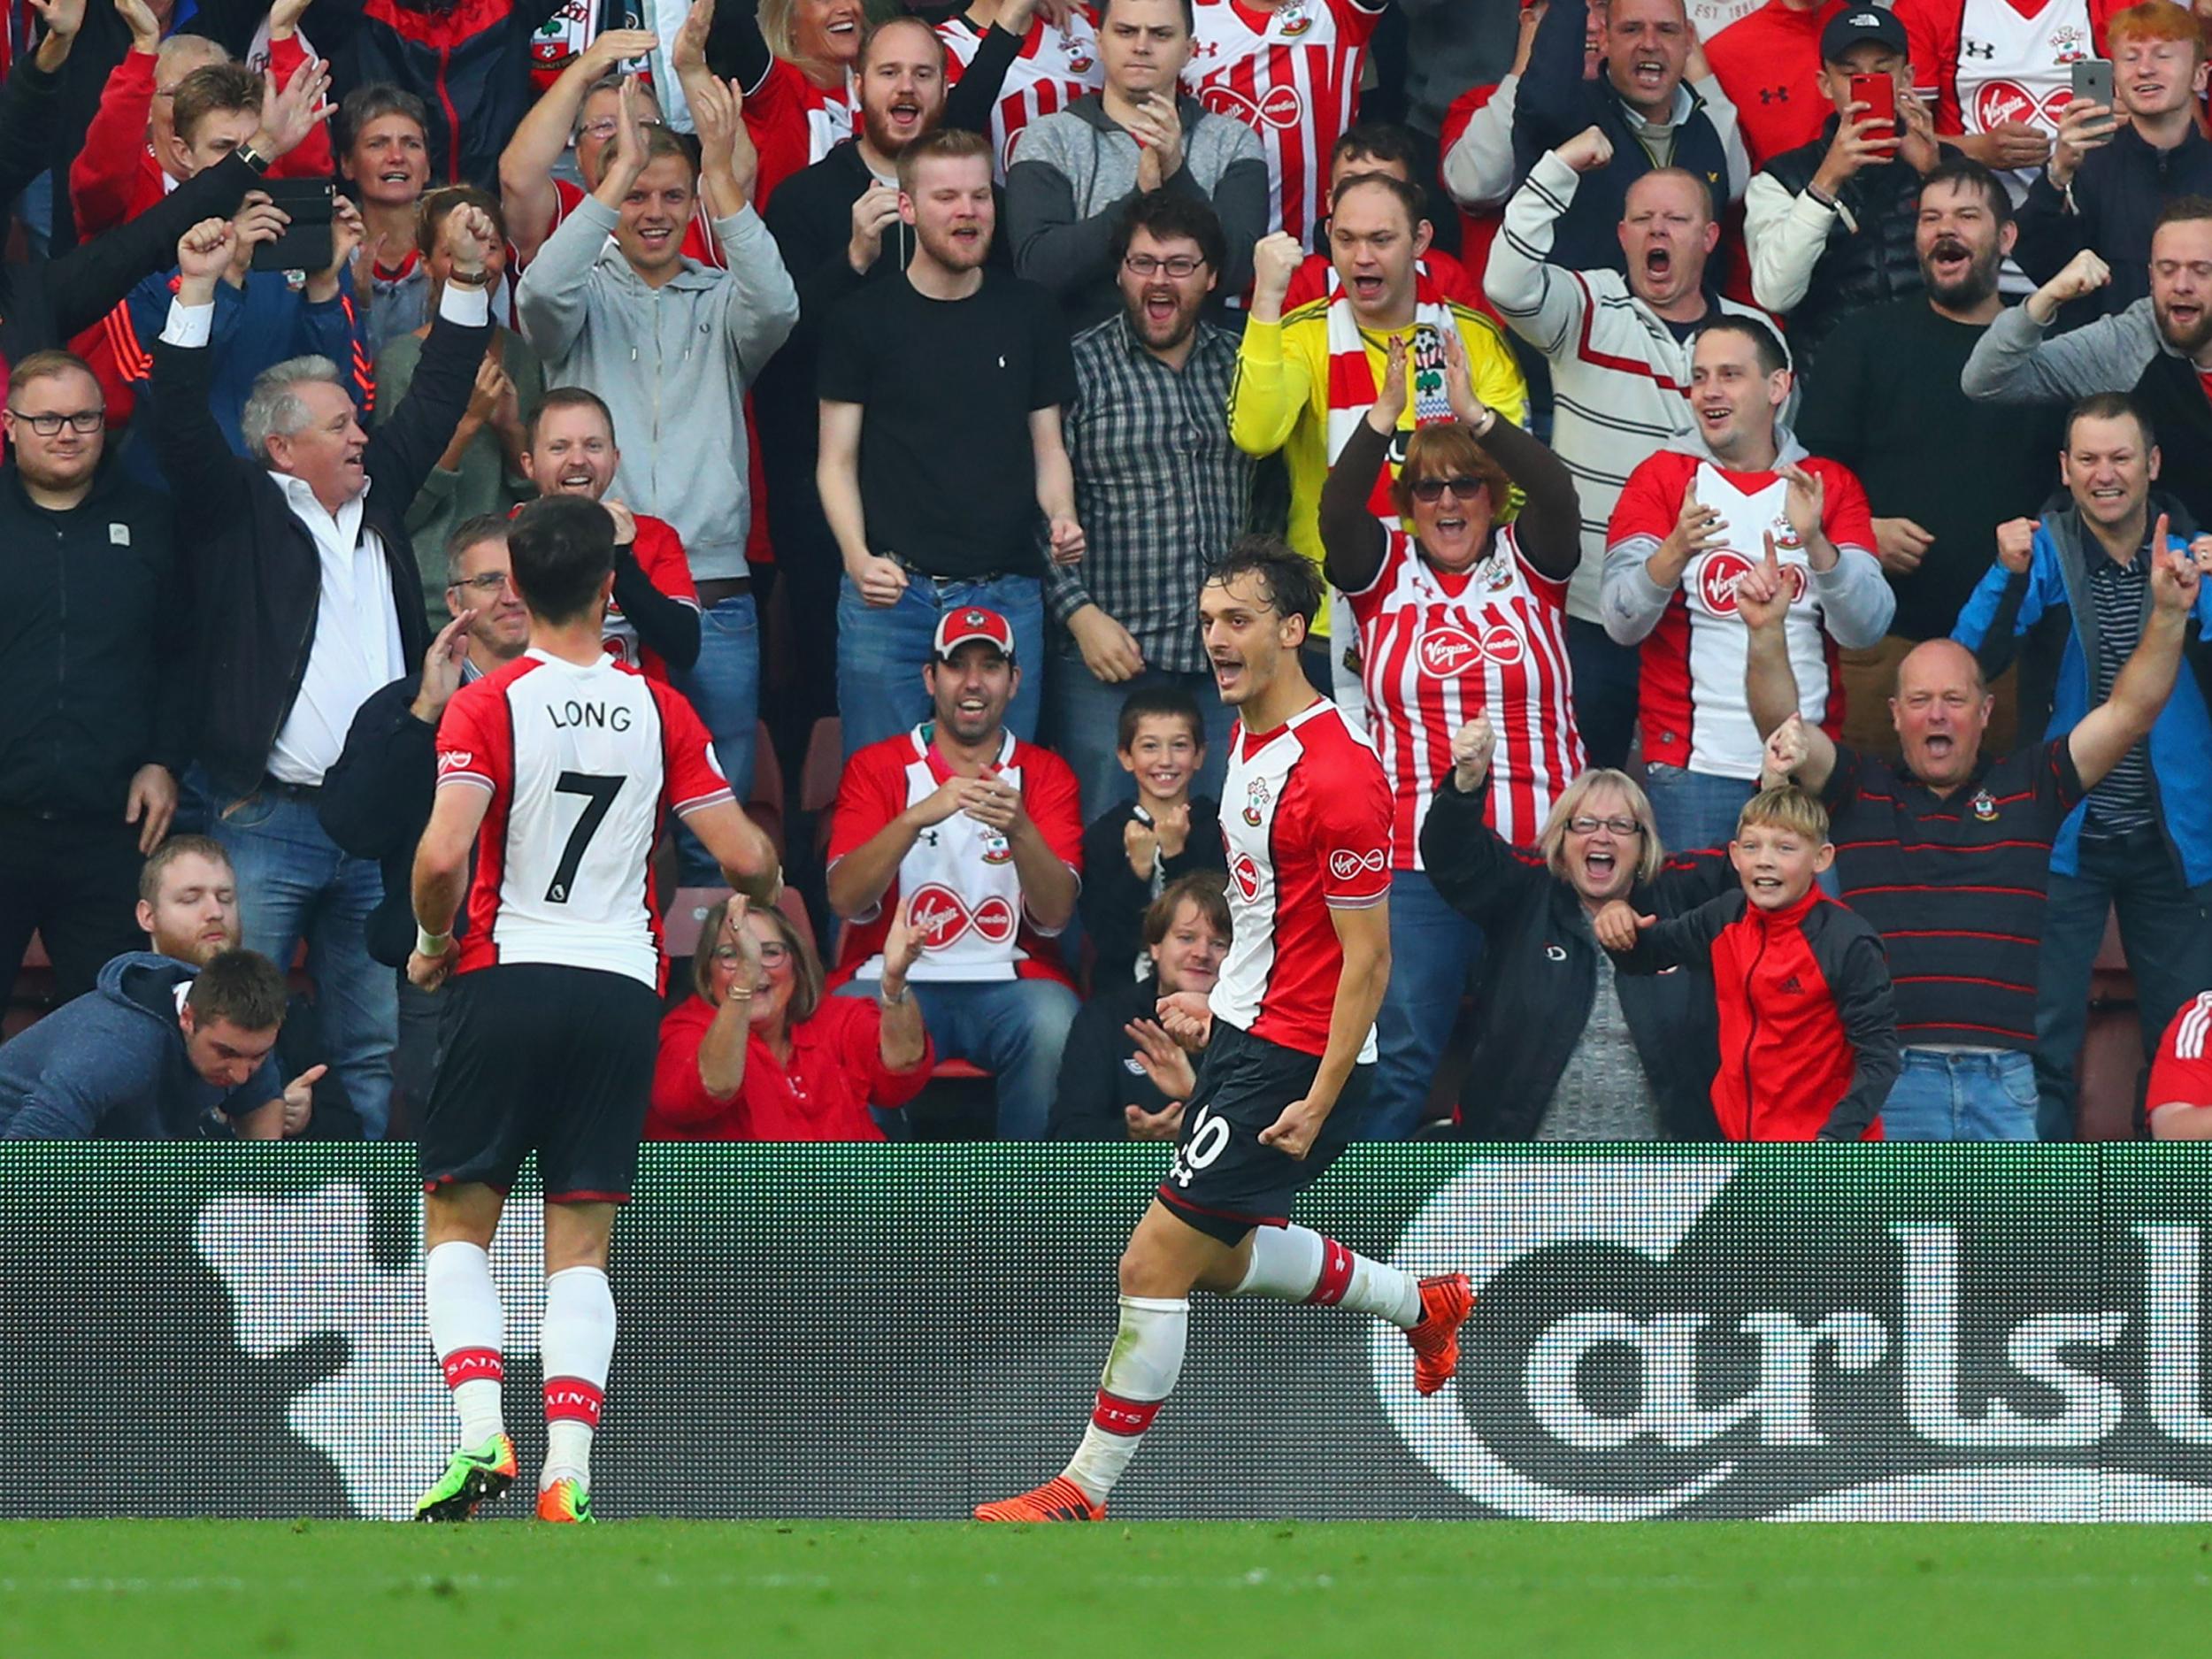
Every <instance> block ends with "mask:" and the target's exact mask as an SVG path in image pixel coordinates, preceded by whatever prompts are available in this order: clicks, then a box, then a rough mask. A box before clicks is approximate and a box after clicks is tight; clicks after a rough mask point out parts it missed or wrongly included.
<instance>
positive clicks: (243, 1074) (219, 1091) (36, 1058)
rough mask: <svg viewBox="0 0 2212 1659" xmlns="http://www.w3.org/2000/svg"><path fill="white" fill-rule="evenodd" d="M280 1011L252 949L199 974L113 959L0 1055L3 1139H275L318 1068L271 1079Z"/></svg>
mask: <svg viewBox="0 0 2212 1659" xmlns="http://www.w3.org/2000/svg"><path fill="white" fill-rule="evenodd" d="M284 1001H285V987H284V975H283V974H282V973H281V972H279V971H278V969H277V966H276V964H274V963H273V962H271V961H270V960H269V959H268V958H267V957H266V956H257V955H256V954H255V953H254V952H252V951H250V950H226V951H223V952H221V953H220V954H219V955H218V956H214V957H213V958H211V960H210V961H209V962H208V964H207V965H206V966H205V967H204V968H203V967H195V966H194V965H193V964H190V963H188V962H179V961H177V960H176V959H175V958H173V957H170V956H155V955H153V954H152V953H151V952H150V951H132V952H129V953H127V955H124V956H118V957H116V958H115V959H114V960H113V961H111V962H110V963H109V964H107V966H106V967H104V968H103V969H101V970H100V979H99V985H98V987H97V988H96V989H95V990H92V991H89V992H88V993H87V994H86V995H83V996H81V997H79V998H77V1000H76V1001H75V1002H66V1003H64V1004H63V1005H62V1006H61V1007H60V1008H58V1009H57V1010H54V1012H52V1013H50V1014H49V1015H48V1016H47V1017H46V1018H44V1019H42V1020H41V1021H39V1023H38V1024H37V1025H34V1026H32V1027H31V1028H30V1030H28V1031H27V1032H25V1033H23V1034H22V1035H21V1036H20V1037H18V1038H17V1039H15V1041H12V1042H11V1043H9V1044H8V1045H7V1046H6V1047H5V1048H0V1140H8V1141H88V1140H104V1141H164V1140H175V1139H180V1138H185V1137H191V1136H198V1135H204V1134H207V1133H216V1134H221V1133H226V1132H227V1131H230V1132H235V1133H242V1134H245V1135H248V1136H250V1137H251V1138H254V1139H273V1138H274V1137H275V1135H276V1134H277V1133H278V1125H279V1123H280V1119H281V1118H282V1116H283V1112H284V1109H285V1106H286V1104H287V1103H288V1102H292V1103H295V1104H296V1107H297V1108H298V1109H299V1110H303V1109H304V1102H305V1100H306V1098H307V1096H308V1094H310V1093H311V1090H312V1089H313V1087H314V1084H315V1079H318V1078H319V1077H320V1076H321V1075H322V1074H323V1070H324V1068H323V1067H321V1066H314V1067H311V1068H310V1069H309V1070H308V1071H305V1072H303V1074H301V1075H300V1076H299V1077H297V1078H295V1079H293V1080H292V1081H291V1082H290V1083H289V1084H284V1083H280V1081H279V1080H278V1072H277V1069H276V1061H275V1058H274V1054H275V1049H276V1041H277V1033H278V1029H279V1027H280V1026H281V1025H283V1023H284Z"/></svg>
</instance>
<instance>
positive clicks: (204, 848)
mask: <svg viewBox="0 0 2212 1659" xmlns="http://www.w3.org/2000/svg"><path fill="white" fill-rule="evenodd" d="M180 858H204V859H206V860H207V861H208V863H210V864H220V865H222V866H223V868H224V869H226V870H228V869H229V868H230V867H231V863H230V854H229V852H228V851H227V849H225V848H224V846H223V843H222V842H220V841H217V840H216V839H215V838H214V837H213V836H212V835H172V836H171V837H170V838H169V839H168V840H167V841H164V842H162V843H161V845H160V846H158V847H157V848H155V849H154V850H153V854H152V856H150V857H149V858H148V859H147V860H146V862H145V864H143V865H142V866H141V867H140V869H139V872H138V896H139V897H140V898H142V899H143V900H145V901H146V902H147V903H149V904H151V903H153V902H155V901H157V899H159V898H160V897H161V879H162V877H164V876H165V875H167V874H168V873H169V866H170V865H171V864H174V863H176V862H177V860H178V859H180Z"/></svg>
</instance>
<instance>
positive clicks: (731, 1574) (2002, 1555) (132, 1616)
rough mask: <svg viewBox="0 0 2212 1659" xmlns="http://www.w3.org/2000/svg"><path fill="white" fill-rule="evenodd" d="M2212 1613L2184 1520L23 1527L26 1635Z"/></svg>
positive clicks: (1943, 1627)
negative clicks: (2178, 1523) (2053, 1523)
mask: <svg viewBox="0 0 2212 1659" xmlns="http://www.w3.org/2000/svg"><path fill="white" fill-rule="evenodd" d="M2208 1614H2212V1536H2208V1534H2206V1533H2205V1532H2201V1531H2199V1530H2197V1529H2193V1528H2185V1527H2048V1528H2040V1527H2016V1526H1979V1527H1977V1526H1873V1525H1858V1526H1770V1525H1755V1524H1745V1525H1734V1524H1730V1525H1721V1524H1695V1523H1685V1522H1674V1523H1664V1522H1663V1523H1659V1524H1656V1525H1640V1526H1595V1525H1588V1526H1548V1527H1547V1526H1533V1525H1517V1524H1506V1523H1491V1524H1482V1523H1476V1524H1469V1525H1433V1524H1418V1523H1408V1524H1398V1525H1349V1524H1340V1525H1291V1524H1287V1523H1285V1524H1278V1525H1226V1524H1210V1525H1128V1526H1125V1525H1120V1524H1118V1523H1116V1522H1111V1521H1110V1522H1108V1523H1107V1524H1106V1525H1101V1526H1056V1527H1041V1528H1010V1527H1002V1528H986V1527H977V1526H965V1525H941V1524H916V1525H899V1524H881V1525H855V1524H833V1523H818V1522H794V1523H789V1524H757V1525H736V1524H720V1523H705V1522H668V1521H634V1522H628V1523H624V1524H614V1525H600V1526H598V1527H595V1528H594V1529H592V1530H590V1531H588V1532H587V1531H582V1530H569V1529H565V1528H554V1527H544V1526H539V1525H532V1524H520V1523H507V1522H480V1523H477V1524H474V1525H468V1526H455V1527H441V1528H431V1527H410V1526H400V1525H375V1524H370V1523H338V1522H323V1521H314V1522H305V1521H303V1522H294V1523H284V1522H265V1523H263V1522H219V1521H88V1522H57V1523H46V1522H14V1523H7V1524H0V1655H5V1659H48V1656H49V1655H54V1656H60V1655H69V1656H70V1659H74V1656H75V1655H157V1656H158V1659H201V1656H202V1655H209V1656H211V1659H212V1656H217V1655H219V1659H251V1656H252V1655H265V1654H296V1655H312V1656H314V1659H323V1656H324V1655H328V1656H329V1659H348V1656H349V1655H377V1656H378V1659H411V1656H412V1655H489V1654H538V1655H552V1654H568V1655H610V1656H611V1659H659V1656H660V1655H695V1654H698V1655H706V1654H733V1655H786V1654H795V1655H797V1654H804V1655H815V1654H819V1655H835V1656H836V1659H864V1656H866V1659H873V1656H874V1655H901V1656H902V1659H904V1656H909V1655H962V1656H963V1659H994V1656H995V1655H1024V1659H1063V1656H1064V1655H1115V1659H1263V1656H1272V1655H1285V1656H1286V1659H1287V1656H1292V1655H1294V1656H1296V1659H1327V1656H1329V1655H1350V1656H1352V1659H1429V1656H1430V1655H1434V1656H1435V1659H1446V1656H1447V1655H1451V1656H1456V1655H1514V1656H1517V1655H1539V1656H1540V1659H1580V1656H1581V1655H1604V1656H1605V1659H1615V1656H1617V1655H1618V1656H1621V1659H1672V1656H1673V1655H1682V1656H1683V1659H1691V1656H1693V1655H1694V1656H1696V1659H1717V1656H1718V1659H1734V1656H1735V1655H1745V1656H1746V1659H1794V1656H1796V1655H1852V1656H1853V1659H1860V1656H1861V1655H1874V1656H1878V1659H1917V1656H1918V1655H1942V1656H1943V1659H1980V1655H2004V1659H2034V1656H2035V1655H2054V1656H2058V1655H2063V1659H2101V1655H2134V1654H2154V1653H2156V1654H2168V1653H2172V1654H2180V1653H2201V1652H2205V1651H2207V1648H2208V1646H2212V1636H2208V1635H2207V1630H2208V1624H2212V1620H2208Z"/></svg>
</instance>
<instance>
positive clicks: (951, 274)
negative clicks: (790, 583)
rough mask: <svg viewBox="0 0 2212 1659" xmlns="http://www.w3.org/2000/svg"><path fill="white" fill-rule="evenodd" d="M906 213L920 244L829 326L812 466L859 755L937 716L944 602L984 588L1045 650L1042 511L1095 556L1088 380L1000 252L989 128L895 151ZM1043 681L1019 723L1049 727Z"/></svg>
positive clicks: (1065, 555)
mask: <svg viewBox="0 0 2212 1659" xmlns="http://www.w3.org/2000/svg"><path fill="white" fill-rule="evenodd" d="M899 218H900V219H901V220H902V222H904V223H905V224H907V225H909V226H911V227H913V233H914V242H915V251H914V257H913V258H912V260H911V261H910V263H909V264H908V265H907V268H906V272H905V275H904V277H903V279H902V280H898V281H886V282H879V283H876V284H874V285H872V287H869V288H864V289H863V290H862V291H861V292H860V293H858V294H856V295H855V296H853V297H852V298H851V299H849V300H848V301H846V302H845V303H844V304H842V305H841V306H840V307H839V308H838V309H837V310H836V311H833V313H832V314H831V316H830V319H829V321H828V324H827V326H826V327H825V329H824V330H823V335H822V356H821V373H820V390H821V396H822V442H821V459H820V462H819V464H818V467H817V469H816V472H815V480H816V482H817V484H818V486H819V488H820V490H821V495H822V511H823V513H824V516H825V517H826V518H828V520H829V526H830V531H831V534H833V535H834V536H835V537H836V538H837V547H838V551H839V553H840V555H841V557H842V558H843V560H844V565H845V579H844V581H843V583H842V584H841V588H840V592H839V597H838V603H837V628H838V638H837V702H838V708H839V710H840V711H841V715H842V718H843V721H844V739H845V754H846V756H847V757H848V758H849V757H851V756H852V755H853V754H854V753H855V752H856V750H858V749H864V748H866V747H867V746H868V745H869V744H870V743H872V742H875V741H879V740H880V739H883V738H887V737H894V736H896V735H897V734H898V733H901V732H903V731H906V730H908V729H909V728H910V727H911V726H913V725H914V724H915V723H916V722H917V721H918V720H920V719H924V718H927V713H928V710H927V707H926V704H927V696H926V693H925V692H924V690H923V687H922V672H921V671H922V666H923V664H926V662H928V661H929V657H930V649H931V646H930V642H931V641H932V640H933V639H934V638H935V636H936V630H937V622H938V618H940V617H941V615H942V614H943V613H944V612H946V611H950V610H954V609H957V608H960V607H964V606H978V607H980V608H982V609H985V610H989V611H997V612H998V613H999V614H1000V615H1001V616H1002V617H1004V618H1006V619H1007V620H1008V621H1009V622H1010V623H1011V624H1012V625H1013V630H1014V641H1015V655H1016V657H1017V659H1018V660H1019V661H1023V662H1041V661H1043V660H1044V598H1043V591H1042V581H1041V578H1042V573H1043V568H1044V567H1043V564H1042V561H1041V557H1040V556H1039V551H1038V544H1039V534H1038V531H1039V525H1038V520H1039V518H1044V519H1046V520H1048V526H1047V528H1046V534H1045V545H1046V547H1047V548H1048V550H1049V554H1050V557H1051V558H1052V559H1053V561H1054V562H1055V563H1056V564H1071V563H1073V562H1074V561H1075V560H1077V559H1079V558H1080V557H1082V556H1083V530H1082V526H1080V525H1079V524H1078V523H1077V522H1076V518H1075V481H1074V478H1073V475H1072V473H1071V471H1070V468H1069V466H1068V455H1067V450H1066V449H1065V448H1064V446H1063V444H1062V442H1061V438H1060V407H1061V405H1062V404H1064V403H1066V402H1068V400H1069V399H1070V398H1071V397H1072V396H1074V393H1075V371H1074V367H1073V365H1072V362H1071V358H1070V356H1069V352H1068V339H1067V329H1066V326H1065V325H1064V323H1063V322H1062V320H1061V318H1060V313H1059V310H1058V308H1057V307H1056V306H1055V305H1054V303H1052V300H1051V297H1050V296H1048V295H1047V294H1046V292H1045V291H1044V290H1043V289H1042V288H1039V287H1037V286H1036V285H1035V284H1034V283H1031V282H1025V281H1022V280H1019V279H1018V278H1014V277H1010V276H1005V275H1002V274H1001V273H998V272H995V271H987V270H986V269H985V268H984V260H985V258H986V257H987V255H988V253H989V251H990V246H991V235H992V232H993V230H994V229H995V219H996V214H995V211H994V208H993V204H992V196H991V150H990V145H989V144H988V143H987V142H986V141H985V140H984V139H982V138H981V137H979V136H978V135H977V134H973V133H966V132H939V133H935V134H932V135H931V136H929V137H927V138H926V139H922V140H919V141H918V142H915V143H913V144H910V145H909V146H908V147H907V149H906V150H904V151H903V152H902V154H901V155H900V157H899ZM1039 690H1040V688H1039V687H1037V686H1036V685H1035V684H1034V683H1025V684H1024V685H1023V686H1022V687H1021V688H1020V690H1019V691H1018V693H1017V694H1016V695H1015V698H1014V703H1013V705H1012V707H1011V708H1010V710H1008V711H1007V717H1006V724H1007V726H1008V727H1009V729H1010V730H1011V731H1012V732H1013V733H1014V734H1015V735H1016V736H1018V737H1019V738H1021V739H1023V740H1024V741H1031V740H1033V739H1034V738H1035V736H1036V732H1037V708H1038V697H1039Z"/></svg>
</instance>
